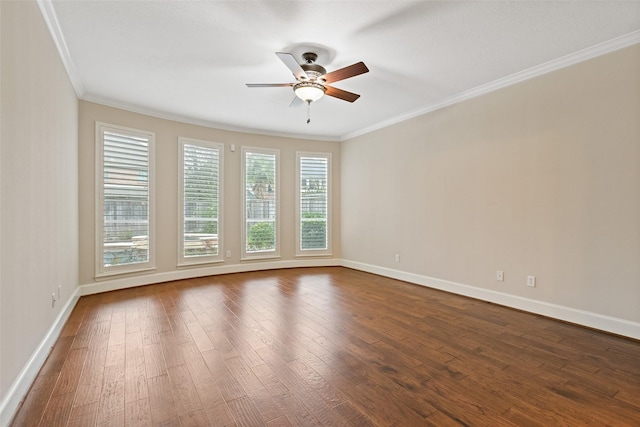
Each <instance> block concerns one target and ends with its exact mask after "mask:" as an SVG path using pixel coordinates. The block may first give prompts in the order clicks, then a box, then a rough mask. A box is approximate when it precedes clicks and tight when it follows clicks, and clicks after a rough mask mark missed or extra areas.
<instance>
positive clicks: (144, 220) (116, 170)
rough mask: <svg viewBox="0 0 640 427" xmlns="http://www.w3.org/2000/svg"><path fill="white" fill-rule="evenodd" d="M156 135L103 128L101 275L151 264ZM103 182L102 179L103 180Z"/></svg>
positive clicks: (101, 146) (101, 130)
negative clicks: (152, 195) (131, 266)
mask: <svg viewBox="0 0 640 427" xmlns="http://www.w3.org/2000/svg"><path fill="white" fill-rule="evenodd" d="M152 138H153V134H145V133H142V132H141V133H137V132H130V131H127V130H124V129H117V128H108V127H106V126H99V143H100V144H99V145H100V149H101V153H100V154H101V156H100V159H101V168H99V169H101V170H100V172H99V173H100V174H101V176H100V177H99V182H100V185H101V188H100V189H99V190H100V191H99V193H100V196H101V197H99V199H100V203H101V211H102V212H101V217H100V218H99V219H101V221H99V223H100V222H101V226H102V227H101V229H102V239H101V242H100V243H101V244H100V247H99V251H98V252H99V254H100V258H101V259H100V264H101V265H100V267H101V268H100V269H99V270H101V271H99V273H100V272H106V271H109V270H114V267H118V266H126V265H132V264H136V265H137V266H136V267H139V265H140V264H147V265H148V264H149V263H150V261H151V253H150V245H149V241H150V236H151V233H150V230H151V207H152V206H151V183H150V177H151V176H152V175H151V173H150V172H151V163H150V148H151V147H150V144H151V141H152ZM100 178H101V179H100Z"/></svg>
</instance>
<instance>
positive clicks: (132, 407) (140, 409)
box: [124, 398, 153, 427]
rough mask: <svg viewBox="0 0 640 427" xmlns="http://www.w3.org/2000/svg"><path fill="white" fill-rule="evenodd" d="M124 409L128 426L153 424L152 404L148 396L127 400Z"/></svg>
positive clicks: (141, 426) (142, 426)
mask: <svg viewBox="0 0 640 427" xmlns="http://www.w3.org/2000/svg"><path fill="white" fill-rule="evenodd" d="M124 409H125V410H124V412H125V418H124V419H125V425H126V426H128V427H150V426H152V425H153V422H152V419H151V405H150V403H149V399H148V398H147V399H140V400H135V401H132V402H127V403H125V405H124Z"/></svg>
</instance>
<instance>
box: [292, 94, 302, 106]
mask: <svg viewBox="0 0 640 427" xmlns="http://www.w3.org/2000/svg"><path fill="white" fill-rule="evenodd" d="M302 104H304V101H303V100H302V99H300V98H298V96H297V95H296V96H294V97H293V99H292V100H291V104H289V108H292V107H297V106H299V105H302Z"/></svg>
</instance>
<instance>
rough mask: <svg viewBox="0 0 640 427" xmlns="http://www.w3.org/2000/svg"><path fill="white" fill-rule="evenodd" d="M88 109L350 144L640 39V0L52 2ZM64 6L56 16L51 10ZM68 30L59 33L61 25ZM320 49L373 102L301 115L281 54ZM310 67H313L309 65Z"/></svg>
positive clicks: (324, 61) (45, 1) (345, 84)
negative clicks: (358, 68)
mask: <svg viewBox="0 0 640 427" xmlns="http://www.w3.org/2000/svg"><path fill="white" fill-rule="evenodd" d="M40 5H41V8H42V10H43V12H44V14H45V17H46V18H47V19H48V23H49V25H50V28H51V29H52V32H53V33H54V38H56V40H57V43H58V47H59V49H60V50H61V52H62V56H63V59H64V60H65V63H66V64H65V65H66V66H67V69H68V71H69V73H70V75H71V78H72V82H73V83H74V87H75V88H76V91H77V92H78V95H79V97H80V98H82V99H86V100H91V101H97V102H100V103H103V104H107V105H114V106H118V107H123V108H126V109H130V110H133V111H140V112H145V113H150V114H153V115H157V116H161V117H168V118H174V119H178V120H183V121H187V122H192V123H199V124H204V125H208V126H212V127H218V128H223V129H233V130H241V131H248V132H256V133H262V134H274V135H284V136H295V137H303V138H312V139H327V140H343V139H345V138H349V137H352V136H355V135H359V134H362V133H365V132H367V131H370V130H373V129H376V128H379V127H382V126H385V125H388V124H391V123H394V122H397V121H400V120H403V119H406V118H409V117H413V116H415V115H417V114H420V113H423V112H426V111H430V110H433V109H435V108H438V107H439V106H443V105H447V104H450V103H452V102H455V101H457V100H460V99H464V98H467V97H470V96H473V95H477V94H479V93H484V92H486V91H488V90H492V89H495V88H498V87H502V86H504V85H506V84H510V83H513V82H516V81H519V80H522V79H524V78H528V77H531V76H533V75H537V74H540V73H541V72H545V71H549V70H552V69H555V68H558V67H561V66H564V65H568V64H570V63H574V62H577V61H579V60H583V59H586V58H588V57H591V56H594V55H598V54H601V53H605V52H607V51H609V50H614V49H617V48H620V47H623V46H626V45H629V44H634V43H638V42H640V1H482V2H479V1H473V2H468V1H238V0H233V1H101V0H97V1H96V0H92V1H89V0H85V1H65V0H52V3H50V2H49V0H40ZM51 6H53V7H51ZM58 25H59V27H58ZM305 46H312V47H315V49H314V50H316V51H317V52H318V53H319V54H320V58H319V59H318V63H319V64H321V65H323V66H324V67H325V68H326V69H327V70H328V71H332V70H335V69H338V68H342V67H345V66H347V65H351V64H353V63H355V62H358V61H364V62H365V64H366V65H367V66H368V68H369V69H370V72H369V73H367V74H363V75H360V76H356V77H353V78H351V79H347V80H343V81H340V82H336V83H335V84H333V85H334V86H335V87H337V88H340V89H344V90H348V91H351V92H355V93H358V94H361V95H362V96H361V98H360V99H358V100H357V101H356V102H354V103H353V104H351V103H348V102H345V101H342V100H339V99H336V98H331V97H326V96H325V97H324V98H322V99H321V100H319V101H318V102H317V103H314V104H312V106H311V116H312V122H311V123H310V124H306V108H305V106H304V104H303V105H301V106H299V107H297V108H290V107H289V104H290V102H291V100H292V99H293V92H292V90H291V88H288V87H286V88H247V87H246V86H245V83H288V82H293V81H294V78H293V75H292V74H291V72H290V71H289V70H288V69H287V68H286V67H285V65H284V64H283V63H282V62H281V61H280V60H279V59H278V57H276V55H275V52H292V53H294V54H300V53H303V52H304V51H305V50H307V49H306V48H305ZM300 62H302V61H300Z"/></svg>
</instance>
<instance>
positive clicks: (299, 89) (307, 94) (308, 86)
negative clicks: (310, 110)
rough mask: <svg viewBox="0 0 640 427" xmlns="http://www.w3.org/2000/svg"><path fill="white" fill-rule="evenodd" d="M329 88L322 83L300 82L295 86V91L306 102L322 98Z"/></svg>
mask: <svg viewBox="0 0 640 427" xmlns="http://www.w3.org/2000/svg"><path fill="white" fill-rule="evenodd" d="M326 90H327V89H326V88H325V87H324V86H323V85H321V84H320V83H314V82H300V83H298V84H296V85H295V86H293V92H294V93H295V94H296V96H297V97H298V98H300V99H302V100H303V101H304V102H315V101H317V100H318V99H320V98H322V96H323V95H324V93H325V91H326Z"/></svg>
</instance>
